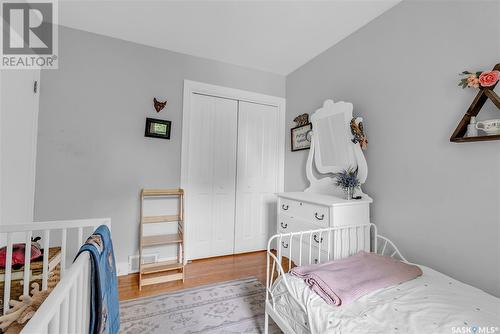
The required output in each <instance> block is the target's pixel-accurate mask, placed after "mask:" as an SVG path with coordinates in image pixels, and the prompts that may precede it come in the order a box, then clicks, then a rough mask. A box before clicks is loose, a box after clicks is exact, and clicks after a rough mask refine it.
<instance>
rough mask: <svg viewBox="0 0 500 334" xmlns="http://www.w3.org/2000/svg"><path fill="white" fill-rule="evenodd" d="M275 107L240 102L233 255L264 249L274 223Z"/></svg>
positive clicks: (275, 166) (276, 161)
mask: <svg viewBox="0 0 500 334" xmlns="http://www.w3.org/2000/svg"><path fill="white" fill-rule="evenodd" d="M278 120H279V113H278V108H277V107H272V106H268V105H261V104H255V103H249V102H242V101H240V102H239V115H238V158H237V165H238V167H237V170H238V173H237V189H236V226H235V253H242V252H250V251H255V250H261V249H265V248H266V247H267V240H268V238H269V235H270V233H269V232H270V228H272V226H274V224H275V221H276V196H275V193H276V192H277V191H278V185H279V180H278V170H279V141H278V138H279V135H278V134H279V131H280V127H279V122H278Z"/></svg>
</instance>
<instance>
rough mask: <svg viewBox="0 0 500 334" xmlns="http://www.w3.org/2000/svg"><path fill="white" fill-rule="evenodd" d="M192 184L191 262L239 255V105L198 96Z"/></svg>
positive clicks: (191, 146)
mask: <svg viewBox="0 0 500 334" xmlns="http://www.w3.org/2000/svg"><path fill="white" fill-rule="evenodd" d="M191 103H192V104H191V112H190V123H189V124H190V129H189V148H188V150H189V151H188V157H189V158H188V159H189V161H188V186H187V192H186V196H187V197H186V209H187V212H186V216H187V217H188V224H189V226H187V233H188V238H187V240H188V244H187V247H188V248H189V250H188V256H189V258H190V259H197V258H204V257H210V256H218V255H227V254H232V253H233V252H234V215H235V189H236V146H237V129H238V102H237V101H235V100H228V99H223V98H217V97H212V96H205V95H199V94H193V96H192V99H191Z"/></svg>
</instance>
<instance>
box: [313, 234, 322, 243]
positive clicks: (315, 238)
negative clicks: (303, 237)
mask: <svg viewBox="0 0 500 334" xmlns="http://www.w3.org/2000/svg"><path fill="white" fill-rule="evenodd" d="M313 239H314V241H316V242H317V243H318V244H319V243H322V242H323V237H321V239H320V240H318V236H317V235H316V234H315V235H314V237H313Z"/></svg>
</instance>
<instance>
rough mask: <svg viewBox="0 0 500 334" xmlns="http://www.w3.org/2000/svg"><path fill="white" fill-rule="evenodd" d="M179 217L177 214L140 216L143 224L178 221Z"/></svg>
mask: <svg viewBox="0 0 500 334" xmlns="http://www.w3.org/2000/svg"><path fill="white" fill-rule="evenodd" d="M180 218H181V217H179V216H178V215H164V216H145V217H142V223H143V224H151V223H168V222H178V221H180V220H181V219H180Z"/></svg>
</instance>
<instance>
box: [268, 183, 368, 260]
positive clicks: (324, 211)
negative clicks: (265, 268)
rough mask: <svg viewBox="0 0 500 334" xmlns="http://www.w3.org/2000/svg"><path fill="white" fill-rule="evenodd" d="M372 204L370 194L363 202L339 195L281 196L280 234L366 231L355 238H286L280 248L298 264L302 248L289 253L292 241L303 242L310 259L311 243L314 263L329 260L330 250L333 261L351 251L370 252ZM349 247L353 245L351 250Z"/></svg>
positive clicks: (285, 194) (284, 254)
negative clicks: (329, 229) (330, 229)
mask: <svg viewBox="0 0 500 334" xmlns="http://www.w3.org/2000/svg"><path fill="white" fill-rule="evenodd" d="M371 202H372V199H371V198H370V197H368V196H366V195H365V196H363V198H362V199H359V200H349V201H348V200H345V199H343V198H340V197H337V196H331V195H323V194H315V193H310V192H288V193H280V194H278V221H277V223H278V226H277V231H278V233H290V232H298V231H306V230H315V229H321V228H326V227H337V226H354V225H359V226H360V227H359V229H360V230H361V229H364V231H363V232H364V233H359V234H358V236H357V238H356V237H355V236H354V235H351V236H348V235H342V234H337V235H333V234H332V235H327V234H323V233H322V234H321V235H320V233H312V234H311V236H310V237H309V238H307V237H306V238H303V240H299V239H298V238H294V239H293V240H290V238H284V239H283V240H281V242H280V243H281V244H280V245H279V246H280V248H279V249H280V251H281V254H282V255H283V256H285V257H288V258H289V257H290V256H291V258H292V260H293V261H294V262H295V263H296V264H298V263H299V262H300V261H299V257H300V256H299V254H298V253H299V247H297V246H294V248H293V250H294V252H296V254H289V251H288V248H289V247H290V242H302V244H303V245H302V248H303V251H302V256H306V257H308V256H309V251H308V250H309V245H310V244H311V245H312V247H313V251H312V255H311V256H312V257H313V261H312V262H313V263H318V262H324V261H325V259H327V257H328V248H330V258H331V259H334V258H339V257H344V256H346V254H344V253H343V252H345V251H346V249H349V248H350V249H355V250H356V251H359V250H367V251H368V250H369V247H370V239H369V233H370V231H369V225H368V224H369V223H370V203H371ZM362 225H364V226H365V227H363V226H362ZM328 239H330V240H328ZM328 243H330V247H328ZM349 244H351V245H353V246H350V247H348V245H349ZM320 248H321V250H320ZM319 256H321V258H319ZM303 261H304V259H303Z"/></svg>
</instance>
